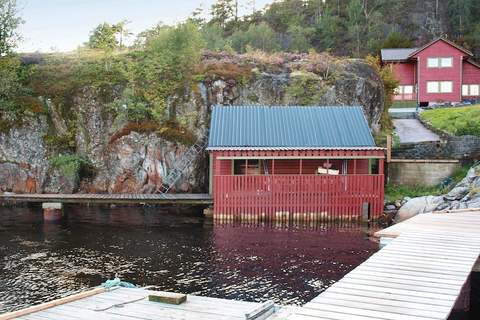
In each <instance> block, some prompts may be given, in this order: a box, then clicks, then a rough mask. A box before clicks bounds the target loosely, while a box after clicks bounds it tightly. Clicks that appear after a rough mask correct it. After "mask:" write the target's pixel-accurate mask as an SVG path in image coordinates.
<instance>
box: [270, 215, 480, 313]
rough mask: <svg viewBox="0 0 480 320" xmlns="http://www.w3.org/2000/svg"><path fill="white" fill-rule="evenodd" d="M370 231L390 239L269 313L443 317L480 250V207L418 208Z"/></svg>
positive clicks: (452, 304) (458, 293) (451, 305)
mask: <svg viewBox="0 0 480 320" xmlns="http://www.w3.org/2000/svg"><path fill="white" fill-rule="evenodd" d="M376 236H378V237H391V238H395V239H394V240H392V241H391V242H390V244H388V245H387V246H386V247H385V248H383V249H382V250H380V251H378V252H377V253H375V254H374V255H372V256H371V257H370V258H369V259H368V260H367V261H365V262H364V263H362V264H361V265H360V266H358V267H357V268H356V269H354V270H353V271H352V272H350V273H349V274H347V275H346V276H345V277H344V278H343V279H341V280H340V281H339V282H337V283H335V284H333V285H332V286H331V287H330V288H328V289H327V290H326V291H325V292H323V293H322V294H320V295H319V296H318V297H316V298H314V299H313V300H312V301H310V302H309V303H307V304H305V305H304V306H303V307H301V308H297V309H290V310H286V311H285V312H284V314H283V315H282V314H279V315H278V316H273V317H272V319H288V320H313V319H329V320H367V319H368V320H380V319H382V320H387V319H388V320H413V319H416V320H432V319H447V318H448V316H449V314H450V313H451V311H452V309H453V308H454V306H455V303H456V302H457V299H458V298H459V296H460V292H461V291H462V288H463V286H464V284H465V283H466V281H467V278H468V277H469V275H470V273H471V271H472V268H473V266H474V265H475V262H476V260H477V259H478V257H479V255H480V211H470V212H455V213H448V214H435V213H431V214H422V215H419V216H416V217H414V218H412V219H410V220H407V221H406V222H402V223H400V224H397V225H394V226H392V227H390V228H387V229H385V230H382V231H379V232H377V233H376Z"/></svg>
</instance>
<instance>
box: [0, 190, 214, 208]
mask: <svg viewBox="0 0 480 320" xmlns="http://www.w3.org/2000/svg"><path fill="white" fill-rule="evenodd" d="M0 201H3V202H13V203H15V202H16V203H21V202H40V203H44V202H58V203H93V204H94V203H98V204H102V203H103V204H162V205H206V206H208V205H211V204H213V200H212V197H211V196H210V195H209V194H207V193H178V194H172V193H160V194H126V193H115V194H101V193H75V194H0Z"/></svg>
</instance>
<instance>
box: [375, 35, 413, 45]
mask: <svg viewBox="0 0 480 320" xmlns="http://www.w3.org/2000/svg"><path fill="white" fill-rule="evenodd" d="M412 46H413V43H412V40H410V39H409V38H407V37H406V36H405V35H403V34H401V33H400V32H397V31H392V32H390V33H389V34H388V36H387V38H386V39H385V41H383V43H382V48H411V47H412Z"/></svg>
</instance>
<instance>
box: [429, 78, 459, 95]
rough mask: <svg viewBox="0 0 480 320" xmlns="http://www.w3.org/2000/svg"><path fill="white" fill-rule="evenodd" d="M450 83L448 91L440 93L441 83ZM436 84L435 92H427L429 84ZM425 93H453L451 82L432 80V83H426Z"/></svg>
mask: <svg viewBox="0 0 480 320" xmlns="http://www.w3.org/2000/svg"><path fill="white" fill-rule="evenodd" d="M446 82H448V83H450V90H449V91H442V83H446ZM434 83H435V84H436V88H437V89H436V90H434V91H432V90H429V89H430V88H429V87H428V86H429V84H434ZM427 93H453V81H451V80H434V81H427Z"/></svg>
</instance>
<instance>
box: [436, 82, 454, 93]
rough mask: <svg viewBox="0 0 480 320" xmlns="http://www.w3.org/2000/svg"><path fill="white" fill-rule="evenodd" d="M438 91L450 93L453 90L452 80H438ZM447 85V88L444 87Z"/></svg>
mask: <svg viewBox="0 0 480 320" xmlns="http://www.w3.org/2000/svg"><path fill="white" fill-rule="evenodd" d="M439 84H440V85H439V88H440V93H452V92H453V81H439ZM447 84H448V85H449V87H448V89H445V87H444V86H445V85H447Z"/></svg>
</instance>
